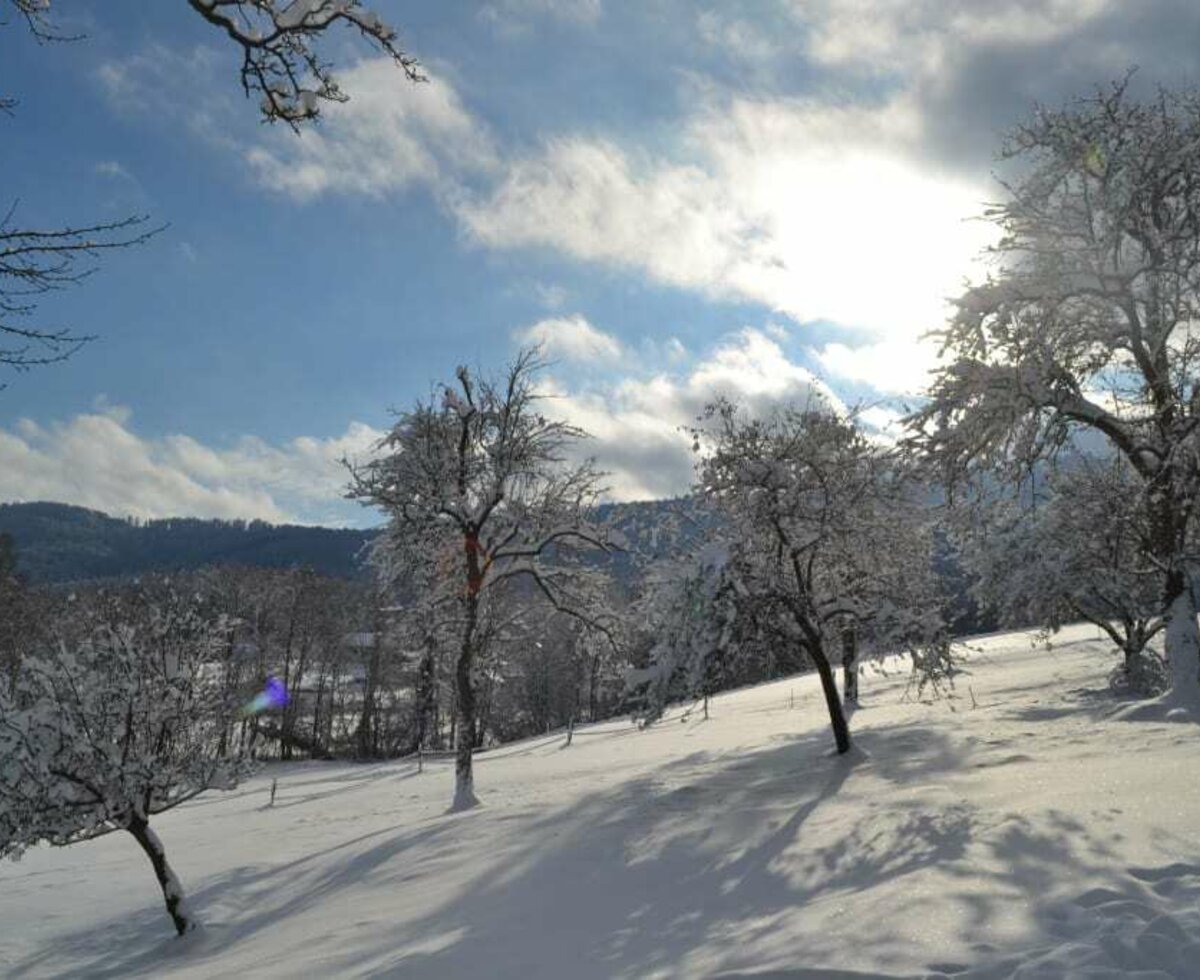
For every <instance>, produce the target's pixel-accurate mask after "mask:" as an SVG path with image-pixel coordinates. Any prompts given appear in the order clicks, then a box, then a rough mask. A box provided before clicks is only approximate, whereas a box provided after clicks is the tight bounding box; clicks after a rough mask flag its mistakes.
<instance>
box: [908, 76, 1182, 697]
mask: <svg viewBox="0 0 1200 980" xmlns="http://www.w3.org/2000/svg"><path fill="white" fill-rule="evenodd" d="M1003 156H1004V157H1005V158H1006V159H1009V160H1012V161H1015V164H1016V165H1017V167H1019V169H1018V170H1017V172H1016V176H1015V177H1014V179H1013V181H1012V182H1011V183H1008V184H1005V185H1003V186H1004V200H1003V201H1002V202H1001V203H999V204H996V205H994V206H992V207H991V208H989V209H988V211H987V212H986V213H985V215H986V217H988V218H989V219H990V220H992V221H994V222H995V223H996V225H997V226H998V228H999V231H1000V233H1001V234H1000V238H999V241H998V243H997V244H996V245H995V246H994V248H993V249H992V258H993V260H994V270H993V272H992V273H991V275H990V276H989V277H988V279H987V280H986V281H985V282H982V283H980V284H978V285H974V286H971V287H970V288H969V289H967V291H966V292H965V293H963V295H962V296H960V297H959V298H958V300H957V312H956V314H955V315H954V317H953V318H952V320H951V321H950V323H949V325H948V326H947V327H946V328H945V329H944V330H943V331H942V332H941V338H942V342H943V348H944V354H945V355H947V358H948V359H947V362H946V364H945V366H944V367H942V368H941V369H940V370H939V372H938V374H937V376H936V378H935V381H934V384H933V386H932V389H931V391H930V393H929V396H930V397H929V401H928V403H927V405H926V406H924V407H923V408H921V409H920V410H919V411H917V412H916V413H914V414H913V415H912V416H911V417H910V419H909V423H910V425H911V426H912V429H913V437H912V442H913V444H914V445H915V446H917V447H918V448H920V449H921V450H923V451H924V452H925V453H926V454H927V455H928V457H930V458H931V459H933V460H935V461H937V462H938V463H939V464H941V466H942V467H943V468H944V469H943V472H944V474H945V476H946V478H947V479H948V480H954V479H957V478H961V477H962V476H963V475H964V474H968V473H970V472H972V471H976V470H979V469H981V468H987V467H1000V468H1006V467H1009V468H1017V469H1020V470H1022V471H1028V468H1029V467H1030V466H1031V465H1032V464H1033V463H1035V462H1036V461H1037V460H1039V459H1043V458H1046V457H1047V456H1052V455H1054V453H1055V452H1056V450H1057V449H1059V448H1060V447H1062V446H1064V445H1066V444H1068V443H1069V442H1070V441H1071V440H1072V438H1073V434H1074V433H1076V432H1078V431H1079V430H1089V431H1091V432H1094V433H1098V434H1100V435H1102V436H1104V437H1105V438H1107V440H1108V441H1109V443H1110V444H1111V445H1112V447H1113V449H1114V450H1115V451H1116V452H1118V453H1120V454H1121V455H1122V456H1124V458H1125V459H1126V460H1127V461H1128V463H1129V465H1130V466H1131V467H1132V469H1133V470H1134V472H1136V473H1137V474H1138V476H1139V477H1140V479H1141V480H1142V481H1143V483H1144V484H1145V486H1146V503H1147V508H1148V511H1147V513H1148V520H1149V522H1150V557H1151V558H1152V560H1153V561H1154V562H1155V563H1156V564H1157V565H1158V567H1159V569H1160V570H1161V573H1162V575H1163V582H1164V587H1163V596H1162V611H1163V614H1164V616H1165V617H1166V619H1167V624H1168V625H1167V627H1166V647H1167V653H1168V657H1169V660H1170V662H1171V669H1172V675H1173V679H1172V697H1173V698H1174V699H1177V700H1180V701H1184V702H1186V703H1188V704H1189V705H1191V706H1193V707H1195V708H1200V630H1198V628H1197V622H1196V609H1195V604H1194V600H1193V589H1192V588H1191V583H1190V575H1189V567H1188V561H1189V556H1188V554H1187V540H1188V536H1189V525H1190V523H1191V520H1192V513H1193V510H1194V507H1195V502H1196V496H1197V492H1198V491H1200V452H1198V451H1197V450H1198V449H1200V439H1198V433H1197V428H1198V426H1200V383H1198V379H1200V336H1198V335H1197V333H1196V330H1195V323H1196V320H1197V316H1198V314H1200V180H1197V179H1196V174H1197V173H1200V95H1198V94H1197V93H1195V92H1191V91H1183V92H1173V91H1166V90H1163V91H1160V92H1159V93H1158V94H1157V96H1156V97H1154V98H1153V99H1151V100H1149V101H1138V100H1137V99H1135V98H1134V97H1133V95H1132V94H1131V92H1130V79H1129V78H1126V79H1125V80H1124V81H1122V82H1119V83H1117V84H1115V85H1113V86H1111V87H1110V88H1107V89H1103V90H1100V91H1098V92H1097V93H1096V94H1095V95H1092V96H1089V97H1085V98H1080V99H1076V100H1075V101H1073V102H1072V103H1070V104H1069V105H1067V106H1066V107H1064V108H1062V109H1047V108H1039V109H1037V110H1036V111H1035V113H1034V115H1033V117H1032V118H1031V119H1030V120H1029V121H1028V122H1026V123H1024V124H1023V125H1021V126H1020V127H1019V128H1017V130H1016V131H1015V132H1014V133H1013V134H1012V136H1011V137H1010V138H1009V140H1008V142H1007V143H1006V145H1005V148H1004V152H1003Z"/></svg>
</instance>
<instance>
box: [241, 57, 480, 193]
mask: <svg viewBox="0 0 1200 980" xmlns="http://www.w3.org/2000/svg"><path fill="white" fill-rule="evenodd" d="M338 81H339V84H340V85H341V88H342V89H343V91H345V93H346V94H347V95H348V96H349V97H350V101H349V102H346V103H343V104H340V105H331V106H328V107H326V108H323V109H322V113H321V117H322V118H321V125H320V126H319V127H318V126H313V127H309V128H307V129H305V130H304V131H303V132H302V133H300V134H299V135H296V134H294V133H292V132H290V131H286V130H284V129H282V128H276V129H275V130H274V131H273V132H270V133H267V134H266V137H265V139H264V140H263V142H262V143H260V144H259V145H255V146H251V147H249V148H247V149H246V150H245V151H244V152H245V158H246V161H247V162H248V163H249V164H250V167H251V169H252V171H253V173H254V175H255V177H256V179H257V180H258V181H259V182H260V183H261V184H262V185H263V186H264V187H267V188H269V189H270V190H273V191H278V192H280V193H283V194H287V195H289V196H291V197H294V198H297V199H300V200H305V199H308V198H313V197H316V196H318V195H320V194H322V193H326V192H334V193H344V194H362V195H365V196H368V197H379V196H381V195H384V194H387V193H391V192H395V191H398V190H402V189H403V188H405V187H407V186H409V185H410V184H414V183H421V184H425V185H428V186H437V185H438V184H439V182H441V181H444V180H448V179H451V178H454V179H457V178H458V177H459V176H461V175H462V174H465V173H470V172H476V171H486V170H488V169H490V168H491V167H492V166H494V165H495V162H496V156H495V150H494V148H493V146H492V143H491V139H490V137H489V136H488V134H487V131H486V129H485V127H484V126H483V125H482V124H481V123H480V122H479V120H477V119H476V118H475V117H474V116H472V115H471V114H470V113H469V112H468V111H467V110H466V108H465V107H464V106H463V104H462V102H461V100H460V99H459V97H458V94H457V93H456V92H455V91H454V89H453V88H452V87H451V86H450V85H449V84H447V83H446V82H443V81H440V80H438V79H437V78H433V77H431V78H430V80H429V81H428V82H427V83H424V84H421V85H413V84H412V83H411V82H409V81H408V80H407V79H405V78H404V76H403V74H402V73H401V72H398V71H397V70H396V66H395V65H394V64H393V63H392V62H391V61H390V60H389V59H383V58H376V59H372V60H370V61H363V62H360V63H359V64H358V65H357V66H356V67H354V68H352V69H350V70H349V71H346V72H343V73H341V74H339V76H338Z"/></svg>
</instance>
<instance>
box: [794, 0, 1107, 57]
mask: <svg viewBox="0 0 1200 980" xmlns="http://www.w3.org/2000/svg"><path fill="white" fill-rule="evenodd" d="M1114 2H1115V0H1043V2H1039V3H1030V2H1029V0H994V2H989V3H988V4H980V3H978V2H977V0H793V2H792V4H791V7H792V10H793V13H794V14H795V16H796V17H797V19H798V20H799V21H800V22H801V23H802V24H803V25H805V27H806V28H807V30H808V45H807V48H808V53H809V55H810V56H811V57H812V58H814V59H815V60H816V61H818V62H819V63H821V64H825V65H836V66H854V67H857V68H860V69H862V70H864V71H866V72H869V73H871V74H893V73H895V72H897V71H918V72H922V73H928V74H933V73H934V72H936V71H937V70H938V69H939V68H941V67H942V65H943V63H944V62H945V60H946V59H947V58H948V57H951V56H953V55H954V54H955V52H956V51H962V50H964V49H966V48H969V47H971V46H972V45H977V44H987V43H993V44H994V43H1001V44H1015V45H1030V44H1040V43H1045V42H1047V41H1053V40H1057V39H1060V38H1063V37H1067V36H1069V35H1071V34H1072V33H1074V32H1077V31H1078V30H1079V29H1080V28H1082V27H1083V26H1084V25H1085V24H1087V23H1088V22H1089V21H1092V20H1094V19H1096V18H1097V17H1099V16H1100V15H1102V14H1104V13H1105V12H1106V11H1108V10H1110V9H1111V8H1112V7H1113V5H1114Z"/></svg>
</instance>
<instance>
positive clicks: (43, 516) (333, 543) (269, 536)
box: [0, 503, 374, 583]
mask: <svg viewBox="0 0 1200 980" xmlns="http://www.w3.org/2000/svg"><path fill="white" fill-rule="evenodd" d="M5 532H7V533H8V534H11V535H12V537H13V540H14V541H15V542H16V546H17V555H18V569H19V570H20V571H21V572H22V573H23V574H24V575H25V576H26V577H27V578H28V579H29V581H30V582H31V583H46V582H72V581H78V580H82V579H95V578H109V577H113V576H126V575H137V574H140V573H143V572H150V571H176V570H180V569H194V568H200V567H203V566H205V565H223V564H239V565H266V566H271V567H290V566H294V565H306V566H311V567H312V568H314V569H316V570H317V571H319V572H322V573H324V574H326V575H332V576H337V577H340V578H350V577H355V576H358V575H362V574H363V570H362V567H361V564H360V561H359V553H360V551H361V550H362V547H363V545H364V544H366V543H367V542H368V541H369V540H370V538H371V536H372V534H373V533H374V532H372V531H364V530H339V529H332V528H324V527H303V526H298V525H293V524H279V525H276V524H268V523H266V522H265V521H225V520H204V519H200V518H194V517H179V518H169V519H166V520H156V521H133V520H126V519H122V518H116V517H109V516H108V515H107V514H102V513H100V512H99V511H95V510H87V509H86V508H83V507H72V506H70V505H68V504H54V503H28V504H0V533H5Z"/></svg>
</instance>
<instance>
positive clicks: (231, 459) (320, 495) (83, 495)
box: [0, 403, 381, 523]
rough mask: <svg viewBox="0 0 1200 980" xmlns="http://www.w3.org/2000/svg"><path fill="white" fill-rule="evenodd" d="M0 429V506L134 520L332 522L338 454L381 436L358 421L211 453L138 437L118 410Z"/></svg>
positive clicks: (102, 408)
mask: <svg viewBox="0 0 1200 980" xmlns="http://www.w3.org/2000/svg"><path fill="white" fill-rule="evenodd" d="M98 409H99V410H98V411H96V412H94V413H90V414H84V415H77V416H75V417H74V418H72V419H69V420H67V421H64V422H55V423H52V424H50V425H45V426H43V425H39V424H38V423H36V422H33V421H31V420H29V419H22V420H20V421H19V422H18V423H17V424H16V425H15V426H13V428H12V429H8V430H6V429H0V500H9V501H12V500H55V501H61V502H64V503H71V504H78V505H80V506H84V507H91V508H93V509H95V510H101V511H104V512H106V513H110V514H116V515H121V516H125V515H131V516H137V517H145V518H153V517H172V516H197V517H223V518H261V519H263V520H269V521H276V522H279V521H297V520H298V521H302V522H305V523H340V522H342V519H344V517H345V515H346V513H347V511H346V508H345V505H342V504H340V503H339V501H340V498H341V495H342V491H343V488H344V486H345V484H346V482H347V477H346V473H345V470H344V469H343V468H342V467H341V465H340V464H339V462H338V461H339V460H340V459H341V458H342V457H343V456H350V457H354V456H360V455H362V454H364V453H366V452H367V451H368V450H369V449H370V446H371V445H372V444H373V443H374V442H375V441H376V440H377V439H378V438H379V437H380V435H381V433H379V432H377V431H376V430H374V429H371V428H370V427H369V426H366V425H363V424H362V423H359V422H354V423H351V424H350V425H349V426H348V427H347V429H346V431H345V433H344V434H342V435H341V436H338V437H336V438H332V439H313V438H310V437H300V438H297V439H293V440H291V441H289V442H287V443H284V444H282V445H272V444H270V443H267V442H265V441H263V440H262V439H259V438H257V437H254V436H245V437H243V438H242V439H240V440H239V441H238V442H237V443H235V444H234V445H233V446H232V447H228V448H224V449H216V448H213V447H210V446H206V445H204V444H203V443H200V442H198V441H197V440H195V439H193V438H191V437H190V436H185V435H170V436H166V437H163V438H161V439H144V438H142V437H140V436H138V435H137V434H136V433H134V432H133V431H132V430H131V428H130V426H129V422H130V412H129V409H128V408H125V407H124V406H119V405H116V406H110V405H108V404H107V403H101V404H100V405H99V406H98Z"/></svg>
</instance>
